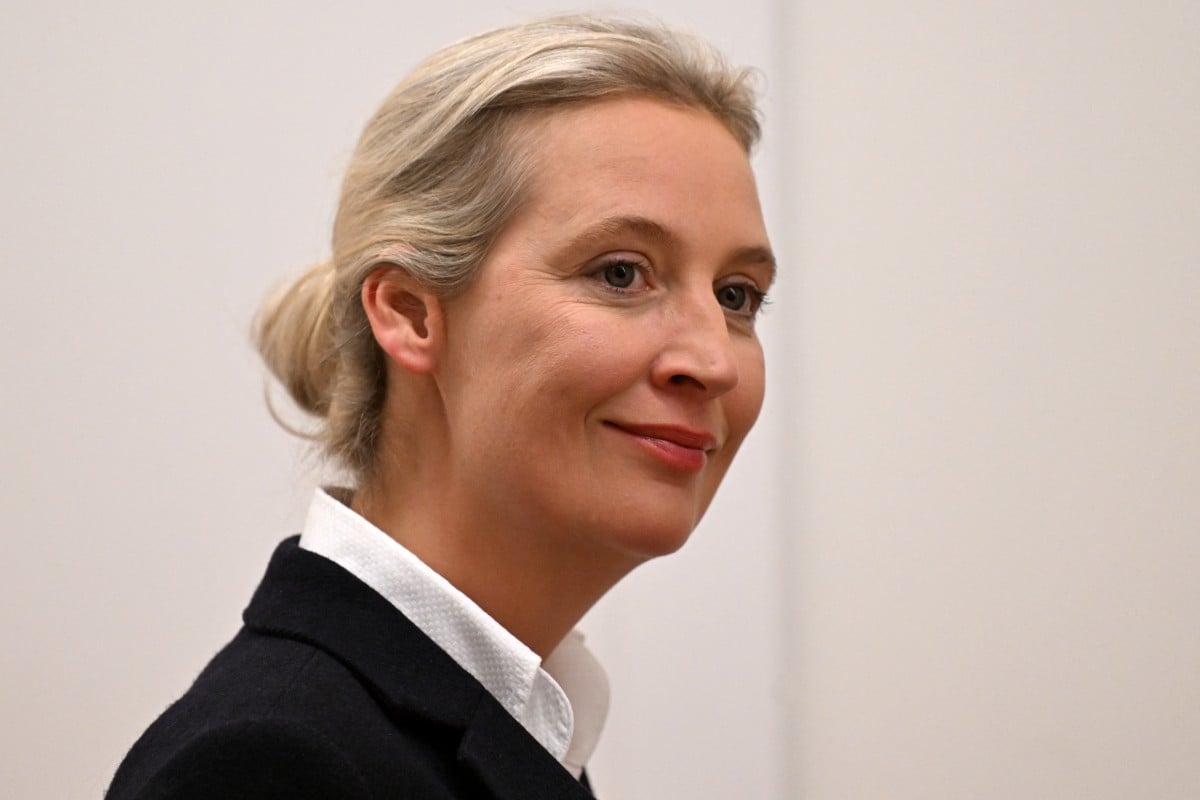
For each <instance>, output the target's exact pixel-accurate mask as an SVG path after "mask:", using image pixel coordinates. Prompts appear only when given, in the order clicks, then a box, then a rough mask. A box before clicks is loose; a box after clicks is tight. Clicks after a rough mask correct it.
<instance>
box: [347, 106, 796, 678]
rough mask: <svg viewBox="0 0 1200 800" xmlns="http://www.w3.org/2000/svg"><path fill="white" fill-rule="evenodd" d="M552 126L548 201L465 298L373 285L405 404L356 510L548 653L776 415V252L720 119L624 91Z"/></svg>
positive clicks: (391, 409) (407, 282) (391, 422)
mask: <svg viewBox="0 0 1200 800" xmlns="http://www.w3.org/2000/svg"><path fill="white" fill-rule="evenodd" d="M536 131H537V132H536V134H535V135H534V141H533V143H532V148H531V152H534V153H536V154H537V157H538V163H537V165H536V166H535V177H534V181H533V185H532V188H531V191H530V195H529V198H528V200H527V201H526V202H525V204H524V205H523V206H522V207H521V209H520V210H519V211H518V212H517V213H516V215H515V216H514V218H513V219H512V220H511V221H510V222H509V223H508V225H507V226H506V227H505V229H504V230H503V231H502V232H501V234H500V236H499V238H498V240H497V241H496V243H495V245H494V246H493V248H492V250H491V251H490V253H489V255H488V257H487V259H486V260H485V261H484V263H483V264H482V265H481V267H480V272H479V274H478V277H477V279H476V280H475V281H474V282H473V283H472V284H471V285H470V287H469V288H468V289H467V290H466V291H465V292H464V293H462V294H460V295H457V296H455V297H454V298H452V299H445V298H439V297H438V296H437V295H435V294H432V293H430V292H429V291H428V290H427V289H425V288H424V287H422V286H421V285H420V284H418V283H417V282H415V281H413V280H412V279H411V278H410V277H409V276H408V275H407V274H406V273H405V272H403V271H402V270H400V269H399V268H396V267H388V266H384V267H381V268H380V269H377V270H376V271H375V272H374V273H372V275H371V276H370V278H369V279H368V280H367V281H366V282H365V284H364V287H363V303H364V307H365V308H366V311H367V316H368V319H369V320H370V323H371V326H372V330H373V332H374V334H375V337H376V340H377V341H378V342H379V344H380V346H381V348H382V349H383V351H384V352H385V353H386V354H387V356H388V407H387V408H386V409H385V413H384V425H383V430H384V436H383V443H382V448H383V450H382V455H383V456H384V457H383V458H381V463H380V469H379V470H378V472H377V477H376V478H375V480H374V481H373V482H372V483H371V484H370V485H367V486H363V487H360V489H359V491H358V492H357V494H356V495H355V499H354V503H353V505H354V507H355V510H357V511H358V512H359V513H360V514H362V515H363V516H365V517H366V518H367V519H368V520H370V521H371V522H372V523H374V524H375V525H376V526H378V527H379V528H381V529H382V530H384V531H386V532H387V533H388V534H389V535H391V536H393V537H394V538H395V539H397V540H398V541H399V542H401V543H402V544H403V545H404V546H405V547H407V548H409V549H410V550H411V551H413V552H414V553H416V554H417V555H418V556H419V557H420V558H421V559H422V560H424V561H425V562H426V563H427V564H429V565H430V566H431V567H432V568H433V569H435V570H436V571H438V572H439V573H441V574H442V575H443V576H445V577H446V578H447V579H448V580H450V582H451V583H453V584H454V585H455V586H457V587H458V588H459V589H460V590H462V591H463V592H464V593H466V594H467V595H468V596H469V597H471V598H472V599H473V600H474V601H475V602H476V603H478V604H479V605H480V606H481V607H482V608H483V609H484V610H485V611H487V612H488V613H489V614H491V615H492V616H493V617H494V618H496V619H497V620H498V621H499V622H500V623H501V624H502V625H504V626H505V627H506V628H507V629H508V630H509V631H511V632H512V633H513V634H514V635H516V636H517V637H518V638H520V639H521V640H522V641H524V642H525V643H526V644H527V645H529V646H530V647H531V648H532V649H533V650H534V651H536V652H538V653H539V654H541V655H543V656H545V655H546V654H548V653H549V652H550V651H551V650H552V649H553V648H554V647H555V646H556V645H557V643H558V642H559V641H560V640H561V639H562V637H563V636H564V635H565V634H566V633H567V632H568V631H569V630H570V629H571V628H572V627H573V626H574V625H575V624H576V622H578V620H579V618H580V617H582V616H583V614H584V613H585V612H586V611H587V610H588V608H590V607H591V606H592V604H593V603H595V602H596V600H598V599H599V598H600V597H601V596H602V595H603V594H604V593H605V592H606V591H608V589H610V588H611V587H612V586H613V585H614V584H615V583H616V582H617V581H618V580H620V579H621V577H623V576H624V575H625V574H627V573H628V572H629V571H630V570H631V569H633V568H634V567H635V566H637V565H638V564H640V563H642V562H644V561H646V560H647V559H650V558H653V557H655V556H659V555H663V554H666V553H670V552H673V551H674V550H676V549H678V548H679V547H680V546H682V545H683V543H684V542H685V541H686V540H687V538H688V535H689V534H690V533H691V531H692V530H693V529H694V528H695V526H696V524H697V523H698V522H699V520H700V518H701V516H702V515H703V513H704V511H705V509H706V508H707V507H708V504H709V502H710V501H711V500H712V497H713V493H714V492H715V491H716V489H717V486H718V484H719V483H720V481H721V479H722V477H723V476H724V475H725V472H726V470H727V469H728V467H729V464H730V462H731V461H732V459H733V456H734V454H735V453H736V452H737V449H738V446H739V445H740V444H741V442H742V440H743V438H744V437H745V435H746V434H747V432H748V431H749V430H750V427H751V426H752V425H753V423H754V420H755V419H756V417H757V416H758V412H759V409H760V407H761V405H762V398H763V356H762V348H761V346H760V344H759V341H758V338H757V336H756V334H755V329H754V312H755V311H756V309H757V304H758V303H757V300H758V298H759V296H760V295H761V294H762V293H765V292H766V290H767V288H768V287H769V285H770V283H771V281H772V279H773V277H774V260H773V259H772V257H771V254H770V250H769V246H768V242H767V235H766V230H765V226H764V224H763V220H762V213H761V210H760V207H759V202H758V196H757V190H756V188H755V183H754V177H753V174H752V172H751V169H750V164H749V161H748V158H747V156H746V153H745V152H744V151H743V150H742V149H741V146H740V145H739V144H738V142H737V141H736V140H735V139H734V137H733V136H732V134H730V132H729V131H728V130H727V129H726V128H725V127H724V126H723V125H722V124H721V123H720V122H719V121H718V120H716V119H715V118H714V117H712V116H711V115H710V114H708V113H707V112H704V111H700V110H696V109H690V108H681V107H678V106H674V105H668V104H665V103H663V102H661V101H658V100H653V99H647V98H641V97H621V98H616V99H609V100H604V101H598V102H593V103H588V104H585V105H580V106H572V107H569V108H567V109H564V110H556V111H553V112H551V113H549V114H547V115H545V116H544V117H542V118H539V119H538V124H537V126H536ZM642 426H667V427H663V428H661V429H660V428H645V427H642ZM647 432H649V434H652V435H648V433H647ZM664 439H667V440H680V439H682V440H684V442H683V443H682V444H681V443H680V442H679V441H664Z"/></svg>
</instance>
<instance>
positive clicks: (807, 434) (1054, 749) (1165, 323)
mask: <svg viewBox="0 0 1200 800" xmlns="http://www.w3.org/2000/svg"><path fill="white" fill-rule="evenodd" d="M781 28H782V29H784V30H787V31H789V33H790V36H791V47H790V48H789V53H788V57H787V66H786V67H785V68H784V73H785V74H786V75H787V80H788V81H789V82H790V83H789V97H790V98H792V99H793V100H794V102H793V103H791V104H790V105H789V106H788V109H787V112H788V113H787V123H786V124H787V127H788V138H789V139H790V140H791V141H792V142H793V143H794V145H795V146H794V148H790V149H788V151H787V154H788V159H787V162H788V163H787V168H786V169H787V171H786V177H785V184H786V185H787V186H788V187H789V193H788V198H787V199H788V202H789V204H790V209H789V211H788V213H787V216H788V218H789V219H792V220H794V221H795V224H794V225H792V226H784V227H783V228H782V230H779V231H778V232H779V233H782V234H783V235H784V236H786V237H787V240H786V249H787V251H788V252H789V254H790V255H791V257H792V258H793V259H795V264H796V265H797V267H798V269H799V271H800V273H801V276H802V277H801V279H800V280H799V281H798V282H796V283H793V284H791V289H792V290H794V291H791V292H789V294H788V295H787V296H786V297H785V298H782V299H781V305H785V306H786V307H787V309H788V313H790V314H792V315H794V316H793V319H794V320H795V322H796V325H797V327H796V329H795V330H794V331H793V332H792V333H793V335H794V337H795V338H794V339H792V340H791V341H792V342H793V344H794V346H795V347H796V349H795V350H794V351H792V352H793V359H791V360H790V363H789V367H791V368H790V369H788V370H787V371H786V373H785V374H786V379H787V380H788V384H789V388H788V400H789V402H788V403H787V406H788V407H789V408H790V409H791V413H792V414H794V415H795V420H796V424H795V426H793V427H789V428H788V430H787V434H788V438H787V444H786V445H785V448H784V450H785V453H786V454H787V457H788V459H789V463H790V464H791V465H792V469H791V470H790V472H791V474H793V475H794V476H795V478H796V482H795V483H794V484H793V485H794V487H795V491H796V494H795V495H793V496H792V497H793V499H794V501H795V502H794V505H791V506H790V508H789V512H788V513H789V522H790V524H791V527H792V530H793V531H794V532H795V535H796V536H797V540H796V541H797V543H796V544H795V546H794V550H793V552H794V556H795V557H794V560H793V561H792V562H791V566H790V572H789V575H790V577H791V581H790V582H789V584H788V585H789V586H794V587H797V588H795V589H794V590H793V591H792V594H791V602H790V603H789V605H788V607H789V608H790V609H791V614H792V617H791V624H792V627H791V635H790V636H789V637H787V638H786V639H785V641H788V642H791V643H792V644H791V648H792V649H791V650H790V651H789V653H790V658H789V661H788V668H789V671H790V674H791V677H792V685H793V686H795V687H796V688H795V694H794V695H793V697H794V701H795V708H796V709H797V714H796V716H795V718H794V721H795V728H794V729H793V734H794V736H795V743H794V746H795V751H794V757H795V759H796V761H795V763H794V772H793V774H792V778H791V783H790V786H791V787H792V788H791V791H790V793H789V794H788V796H789V797H804V798H810V799H812V798H821V799H822V800H823V799H824V798H891V799H892V800H897V799H901V798H904V799H908V798H912V799H913V800H915V798H941V797H970V798H977V799H980V800H984V799H989V800H990V799H993V798H994V800H1010V799H1011V798H1080V797H1087V798H1092V799H1093V800H1095V798H1111V800H1118V798H1130V797H1142V798H1171V799H1172V800H1186V799H1187V798H1196V797H1200V757H1198V756H1200V147H1198V146H1197V143H1198V142H1200V47H1198V43H1200V5H1198V4H1196V3H1188V2H1176V3H1170V2H1165V3H1141V4H1133V3H1119V2H1107V1H1105V2H1086V3H1085V2H1035V1H1034V0H1017V1H1016V2H1003V3H1001V2H983V3H979V2H975V3H951V2H927V1H925V0H918V1H917V2H911V1H910V2H903V3H901V2H882V1H881V0H857V1H856V0H850V1H848V2H837V3H833V2H809V3H802V4H797V5H796V6H795V7H793V8H792V9H791V10H790V11H789V12H788V15H787V19H786V22H784V23H783V24H781ZM780 360H784V361H789V359H788V358H787V357H784V358H783V359H777V363H778V361H780Z"/></svg>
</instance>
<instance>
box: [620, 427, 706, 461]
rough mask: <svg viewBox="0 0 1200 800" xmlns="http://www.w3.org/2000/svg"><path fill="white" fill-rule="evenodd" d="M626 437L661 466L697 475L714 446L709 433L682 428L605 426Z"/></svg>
mask: <svg viewBox="0 0 1200 800" xmlns="http://www.w3.org/2000/svg"><path fill="white" fill-rule="evenodd" d="M608 425H610V426H611V427H613V428H615V429H616V430H618V431H620V432H621V433H624V434H627V435H629V436H630V437H632V438H633V440H634V441H635V442H637V443H638V444H639V445H640V446H641V448H642V449H643V451H645V452H646V453H648V454H649V455H651V456H653V457H655V458H656V459H657V460H658V461H660V462H662V463H663V464H665V465H667V466H669V467H672V468H674V469H678V470H682V471H684V472H699V471H700V470H702V469H704V465H705V464H706V463H708V454H709V452H710V451H712V450H715V449H716V447H717V438H716V437H715V436H713V435H712V434H711V433H707V432H705V431H702V430H697V429H694V428H688V427H685V426H682V425H636V424H631V423H623V422H622V423H617V422H610V423H608Z"/></svg>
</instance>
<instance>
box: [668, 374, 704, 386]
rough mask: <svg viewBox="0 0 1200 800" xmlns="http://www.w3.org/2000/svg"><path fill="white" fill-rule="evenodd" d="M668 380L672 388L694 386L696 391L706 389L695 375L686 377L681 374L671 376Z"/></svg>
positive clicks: (686, 375)
mask: <svg viewBox="0 0 1200 800" xmlns="http://www.w3.org/2000/svg"><path fill="white" fill-rule="evenodd" d="M669 380H670V384H671V385H672V386H695V387H696V388H697V389H704V388H706V387H705V386H704V382H703V381H701V380H700V379H699V378H697V377H696V376H695V375H688V374H686V373H682V372H680V373H676V374H675V375H672V376H671V377H670V379H669Z"/></svg>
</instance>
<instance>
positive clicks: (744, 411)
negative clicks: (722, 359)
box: [726, 340, 766, 441]
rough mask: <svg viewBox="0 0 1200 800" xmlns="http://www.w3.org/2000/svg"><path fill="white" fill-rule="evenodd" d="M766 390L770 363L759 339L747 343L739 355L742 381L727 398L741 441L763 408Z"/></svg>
mask: <svg viewBox="0 0 1200 800" xmlns="http://www.w3.org/2000/svg"><path fill="white" fill-rule="evenodd" d="M765 391H766V365H765V363H764V361H763V351H762V346H761V345H760V344H759V343H758V341H757V340H753V341H751V342H748V343H746V346H745V348H744V350H743V352H742V353H740V354H739V357H738V385H737V388H735V389H734V390H733V391H732V392H730V393H729V396H728V399H727V401H726V409H727V414H728V416H729V424H730V428H731V432H736V435H737V437H738V440H739V441H740V440H741V439H742V438H744V437H745V435H746V434H747V433H749V432H750V428H751V427H753V425H754V422H755V420H757V419H758V413H759V412H760V411H761V410H762V404H763V395H764V393H765Z"/></svg>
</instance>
